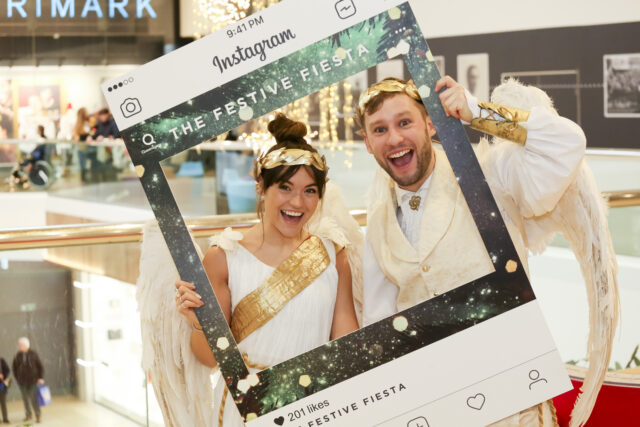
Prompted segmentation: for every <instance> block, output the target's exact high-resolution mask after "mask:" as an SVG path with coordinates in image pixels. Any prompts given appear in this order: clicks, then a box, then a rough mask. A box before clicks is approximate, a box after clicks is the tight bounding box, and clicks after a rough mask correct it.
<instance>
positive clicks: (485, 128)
mask: <svg viewBox="0 0 640 427" xmlns="http://www.w3.org/2000/svg"><path fill="white" fill-rule="evenodd" d="M471 128H472V129H475V130H479V131H480V132H484V133H488V134H489V135H493V136H497V137H498V138H503V139H507V140H509V141H512V142H516V143H518V144H520V145H524V144H525V142H526V141H527V130H526V129H525V128H523V127H522V126H520V125H519V124H517V123H514V122H506V121H505V122H497V121H495V120H489V119H473V120H472V121H471Z"/></svg>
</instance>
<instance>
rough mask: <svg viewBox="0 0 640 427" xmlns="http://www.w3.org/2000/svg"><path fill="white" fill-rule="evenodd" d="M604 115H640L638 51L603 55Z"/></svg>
mask: <svg viewBox="0 0 640 427" xmlns="http://www.w3.org/2000/svg"><path fill="white" fill-rule="evenodd" d="M603 63H604V116H605V117H623V118H624V117H627V118H630V117H640V53H629V54H619V55H604V57H603Z"/></svg>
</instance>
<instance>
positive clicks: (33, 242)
mask: <svg viewBox="0 0 640 427" xmlns="http://www.w3.org/2000/svg"><path fill="white" fill-rule="evenodd" d="M638 199H639V205H640V192H639V193H638ZM351 215H352V216H353V217H354V219H355V220H356V221H357V222H358V224H360V225H361V226H364V225H366V212H365V211H363V210H352V211H351ZM257 222H258V217H257V215H256V214H255V213H247V214H230V215H215V216H204V217H199V218H190V219H185V223H186V225H187V228H188V229H189V231H190V232H191V234H192V235H193V237H194V238H200V237H210V236H213V235H216V234H218V233H220V232H221V231H222V230H224V229H225V228H227V227H233V228H236V229H242V228H248V227H251V226H252V225H253V224H255V223H257ZM144 226H145V223H144V222H131V223H117V224H105V223H95V224H82V225H71V226H49V227H44V228H24V229H9V230H0V251H12V250H21V249H45V248H60V247H70V246H86V245H99V244H105V243H131V242H140V241H142V233H143V230H144Z"/></svg>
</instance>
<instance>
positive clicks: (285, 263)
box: [175, 115, 358, 427]
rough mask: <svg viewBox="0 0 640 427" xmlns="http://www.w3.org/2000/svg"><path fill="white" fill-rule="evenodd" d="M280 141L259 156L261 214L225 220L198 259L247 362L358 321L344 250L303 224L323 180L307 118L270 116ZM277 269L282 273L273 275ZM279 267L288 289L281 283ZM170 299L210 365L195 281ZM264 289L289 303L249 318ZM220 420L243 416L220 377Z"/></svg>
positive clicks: (292, 352) (273, 356)
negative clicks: (255, 218)
mask: <svg viewBox="0 0 640 427" xmlns="http://www.w3.org/2000/svg"><path fill="white" fill-rule="evenodd" d="M269 132H271V134H272V135H273V136H274V137H275V139H276V142H277V144H276V145H275V146H274V147H272V148H271V149H270V150H269V151H268V152H267V154H266V155H264V156H262V157H261V158H259V159H258V160H257V161H256V165H255V168H254V177H255V178H256V181H257V189H258V193H259V196H260V203H259V206H258V210H259V215H260V218H261V221H260V223H259V224H257V225H255V226H253V227H252V228H250V229H249V230H247V231H246V232H244V233H238V232H233V231H231V230H230V229H227V230H225V232H223V233H222V234H221V235H220V236H218V238H217V239H215V240H214V242H213V243H214V245H213V246H212V247H211V248H210V249H209V250H208V252H207V253H206V255H205V257H204V260H203V265H204V267H205V271H206V272H207V275H208V277H209V281H210V282H211V286H212V287H213V290H214V292H215V295H216V298H217V299H218V302H219V304H220V306H221V308H222V311H223V313H224V315H225V317H226V319H227V322H228V323H229V325H230V326H231V331H232V332H233V334H234V337H235V339H236V342H238V348H239V349H240V351H242V352H243V353H244V354H246V357H247V359H248V365H249V367H251V368H253V369H254V370H255V369H258V370H259V369H264V368H265V367H269V366H272V365H274V364H277V363H279V362H282V361H284V360H287V359H290V358H292V357H295V356H297V355H298V354H301V353H304V352H306V351H308V350H311V349H313V348H315V347H318V346H319V345H321V344H324V343H326V342H327V341H329V340H331V339H335V338H339V337H341V336H342V335H345V334H347V333H349V332H352V331H354V330H356V329H357V328H358V322H357V319H356V313H355V309H354V303H353V296H352V284H351V269H350V265H349V261H348V259H347V255H346V251H342V250H340V247H339V246H336V245H334V243H333V242H332V241H331V240H329V239H328V238H324V237H319V236H317V235H314V234H312V233H310V232H309V231H308V230H307V227H306V225H307V224H308V222H309V220H310V219H311V217H312V216H313V215H314V213H315V212H316V208H317V207H318V204H319V202H320V200H321V199H322V197H323V193H324V192H325V188H326V185H325V183H326V180H327V178H326V175H327V170H328V168H327V167H326V164H325V161H324V158H322V157H320V155H319V154H318V153H317V151H316V150H315V149H314V148H313V147H311V146H310V145H309V144H308V143H307V142H306V141H305V140H304V136H305V135H306V133H307V128H306V126H305V125H304V124H303V123H300V122H294V121H291V120H289V119H288V118H286V117H285V116H284V115H278V116H277V117H276V119H275V120H273V121H272V122H271V123H269ZM274 272H276V273H277V275H278V279H279V280H278V281H277V282H276V281H275V280H273V279H272V277H274V276H272V275H274ZM282 273H284V274H285V277H286V280H285V283H286V287H287V289H285V290H282V288H281V287H278V286H277V284H281V283H282V276H281V274H282ZM175 286H176V289H177V290H178V292H177V293H178V295H177V297H176V304H177V307H178V309H179V311H180V313H181V314H182V315H183V316H185V317H186V318H187V319H188V321H189V322H190V323H191V325H192V328H193V329H192V332H191V349H192V351H193V353H194V354H195V356H196V358H197V359H198V360H199V361H200V362H201V363H203V364H204V365H206V366H210V367H214V366H216V361H215V359H214V356H213V353H212V351H211V349H210V348H209V345H208V344H207V341H206V339H205V336H204V333H202V326H201V325H200V324H199V323H198V319H197V318H196V316H195V313H194V311H193V309H194V308H197V307H201V306H202V305H204V303H203V302H202V300H201V299H200V296H199V295H198V294H197V293H196V292H195V290H194V286H193V285H192V284H190V283H187V282H184V281H180V280H179V281H177V282H176V284H175ZM266 292H269V293H271V294H272V293H280V294H283V293H285V294H286V296H287V298H286V304H284V305H283V306H282V307H279V311H277V313H276V314H273V315H272V316H269V317H268V318H263V319H260V321H259V322H255V313H256V310H255V308H256V306H259V305H260V296H263V295H264V294H265V293H266ZM218 408H220V409H219V422H220V424H221V425H223V426H224V427H229V426H242V425H243V423H242V420H241V418H240V416H239V414H238V412H237V409H236V407H235V404H234V403H233V401H232V399H226V387H225V385H224V381H223V379H222V378H220V379H219V380H218V383H217V385H216V390H215V409H216V410H218Z"/></svg>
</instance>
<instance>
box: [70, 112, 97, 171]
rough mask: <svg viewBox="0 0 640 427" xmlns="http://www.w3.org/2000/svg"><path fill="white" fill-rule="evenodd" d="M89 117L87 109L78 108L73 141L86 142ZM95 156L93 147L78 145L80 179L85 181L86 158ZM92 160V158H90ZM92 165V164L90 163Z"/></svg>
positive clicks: (88, 135)
mask: <svg viewBox="0 0 640 427" xmlns="http://www.w3.org/2000/svg"><path fill="white" fill-rule="evenodd" d="M90 120H91V117H90V116H89V113H87V109H86V108H84V107H82V108H80V109H79V110H78V113H77V119H76V124H75V126H74V127H73V141H74V142H83V143H84V142H87V139H88V138H89V137H90V136H91V122H90ZM88 158H90V159H91V160H92V159H93V158H95V147H87V146H86V145H84V144H81V145H79V146H78V163H80V179H81V180H82V182H87V180H88V178H87V159H88ZM92 161H93V160H92ZM91 166H93V164H92V165H91Z"/></svg>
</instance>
